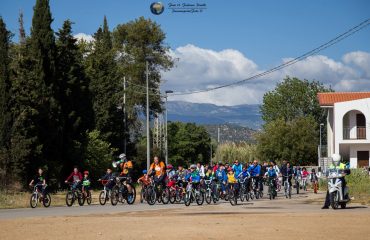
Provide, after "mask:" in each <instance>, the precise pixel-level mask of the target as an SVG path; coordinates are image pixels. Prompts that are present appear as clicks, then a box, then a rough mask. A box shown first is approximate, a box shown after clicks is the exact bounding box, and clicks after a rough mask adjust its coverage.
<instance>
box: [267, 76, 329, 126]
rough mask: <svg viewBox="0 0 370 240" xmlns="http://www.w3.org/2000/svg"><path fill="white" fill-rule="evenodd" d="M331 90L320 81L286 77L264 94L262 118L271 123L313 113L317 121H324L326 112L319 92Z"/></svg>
mask: <svg viewBox="0 0 370 240" xmlns="http://www.w3.org/2000/svg"><path fill="white" fill-rule="evenodd" d="M330 91H332V90H331V89H328V88H326V87H324V85H323V84H322V83H320V82H316V81H308V80H300V79H298V78H290V77H286V78H285V79H284V81H283V82H282V83H279V84H278V85H277V86H276V88H275V89H274V90H273V91H270V92H267V93H266V94H265V95H264V96H263V104H262V106H261V112H262V119H263V120H264V121H265V122H266V123H269V122H271V121H274V120H277V119H284V120H285V121H291V120H293V119H295V118H297V117H304V116H310V115H311V116H313V117H314V119H315V120H316V121H317V122H319V123H321V122H324V121H325V112H324V110H323V109H321V108H320V105H319V102H318V99H317V93H318V92H330Z"/></svg>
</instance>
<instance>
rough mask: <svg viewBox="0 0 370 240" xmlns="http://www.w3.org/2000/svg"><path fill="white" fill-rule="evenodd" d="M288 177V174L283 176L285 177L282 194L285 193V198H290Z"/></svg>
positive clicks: (290, 191)
mask: <svg viewBox="0 0 370 240" xmlns="http://www.w3.org/2000/svg"><path fill="white" fill-rule="evenodd" d="M289 177H291V175H288V176H284V178H285V181H284V194H285V197H286V198H288V197H289V198H292V187H291V186H290V183H289Z"/></svg>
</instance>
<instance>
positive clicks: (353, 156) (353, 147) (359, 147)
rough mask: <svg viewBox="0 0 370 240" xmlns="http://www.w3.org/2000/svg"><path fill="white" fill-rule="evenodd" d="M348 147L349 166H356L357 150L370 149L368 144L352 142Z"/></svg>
mask: <svg viewBox="0 0 370 240" xmlns="http://www.w3.org/2000/svg"><path fill="white" fill-rule="evenodd" d="M350 148H351V149H350V162H349V164H350V167H351V168H357V151H370V144H353V145H351V147H350ZM369 161H370V159H369Z"/></svg>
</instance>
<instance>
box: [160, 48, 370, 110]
mask: <svg viewBox="0 0 370 240" xmlns="http://www.w3.org/2000/svg"><path fill="white" fill-rule="evenodd" d="M171 55H172V56H173V57H174V58H178V59H179V61H178V62H177V66H176V67H175V68H174V69H172V70H171V71H169V72H165V73H163V78H164V79H165V80H167V81H166V83H165V84H164V86H163V89H171V90H176V91H181V92H184V91H194V90H199V89H205V88H210V87H214V86H219V85H224V84H228V83H232V82H235V81H239V80H242V79H245V78H247V77H249V76H252V75H255V74H256V73H259V72H263V71H264V70H265V69H259V68H258V66H257V64H256V63H254V62H253V60H251V59H248V58H247V57H246V56H245V55H243V54H242V53H241V52H239V51H237V50H233V49H226V50H222V51H214V50H210V49H203V48H199V47H196V46H194V45H186V46H183V47H179V48H177V49H175V50H173V51H171ZM289 60H291V58H283V59H282V63H283V62H286V61H289ZM287 75H289V76H292V77H293V76H294V77H298V78H301V79H308V80H317V81H320V82H323V83H324V84H325V85H327V86H331V87H332V88H333V89H334V90H336V91H360V90H361V91H365V90H368V91H370V54H369V53H367V52H350V53H347V54H346V55H344V56H343V58H342V61H335V60H333V59H331V58H329V57H327V56H323V55H316V56H311V57H309V58H307V59H305V60H303V61H301V62H298V63H296V64H294V65H292V66H290V67H287V68H284V69H281V70H279V71H277V72H274V73H272V74H270V75H267V76H265V77H263V79H257V80H253V81H250V82H248V83H247V84H244V85H241V86H236V87H229V88H224V89H220V90H216V91H211V92H206V93H198V94H191V95H184V96H172V97H170V100H184V101H190V102H203V103H214V104H217V105H237V104H253V103H261V101H262V97H263V94H264V93H265V92H267V91H269V90H272V89H273V88H274V87H275V85H276V83H277V82H279V81H282V79H283V78H284V77H285V76H287Z"/></svg>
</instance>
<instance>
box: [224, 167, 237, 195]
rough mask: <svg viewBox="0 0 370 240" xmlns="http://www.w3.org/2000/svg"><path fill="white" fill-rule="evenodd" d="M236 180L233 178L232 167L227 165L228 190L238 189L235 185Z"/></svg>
mask: <svg viewBox="0 0 370 240" xmlns="http://www.w3.org/2000/svg"><path fill="white" fill-rule="evenodd" d="M237 183H238V181H237V180H236V178H235V173H234V169H233V168H232V167H229V169H228V173H227V186H228V189H229V190H232V189H234V190H236V189H238V186H237Z"/></svg>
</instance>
